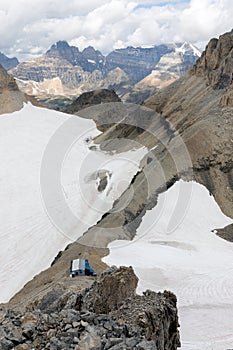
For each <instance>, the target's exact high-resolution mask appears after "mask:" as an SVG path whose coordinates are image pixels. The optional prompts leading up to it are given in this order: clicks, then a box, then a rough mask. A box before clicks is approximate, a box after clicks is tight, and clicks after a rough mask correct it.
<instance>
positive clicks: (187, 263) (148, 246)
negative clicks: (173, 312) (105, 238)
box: [103, 181, 233, 350]
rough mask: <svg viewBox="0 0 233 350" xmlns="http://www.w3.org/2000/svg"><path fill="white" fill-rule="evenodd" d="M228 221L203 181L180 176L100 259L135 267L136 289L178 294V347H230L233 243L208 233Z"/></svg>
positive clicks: (191, 349)
mask: <svg viewBox="0 0 233 350" xmlns="http://www.w3.org/2000/svg"><path fill="white" fill-rule="evenodd" d="M190 187H191V188H190ZM181 189H182V191H181ZM190 190H191V191H190ZM184 191H186V193H190V192H191V193H192V195H191V197H190V201H189V205H188V207H187V209H186V211H185V212H184V216H183V220H182V221H181V222H180V223H177V224H178V225H177V226H176V227H175V226H174V230H173V232H170V231H169V230H168V227H169V225H170V224H169V222H170V219H171V217H172V213H173V212H174V208H175V207H176V202H177V198H178V195H179V193H181V192H182V193H184ZM231 222H232V220H231V219H229V218H228V217H226V216H225V215H224V214H223V213H222V212H221V210H220V208H219V207H218V205H217V204H216V202H215V200H214V198H213V197H211V196H210V195H209V193H208V191H207V189H206V188H205V187H204V186H202V185H199V184H197V183H193V182H183V181H179V182H178V183H176V184H175V185H174V186H173V187H172V188H170V189H169V190H168V191H167V192H165V193H163V194H161V195H160V196H159V200H158V205H157V206H156V207H155V208H153V209H152V210H151V211H148V212H147V213H146V215H145V216H144V217H143V220H142V224H141V226H140V227H139V229H138V231H137V236H136V237H135V239H134V240H133V241H132V242H127V241H115V242H113V243H111V244H110V246H109V248H110V255H109V256H107V257H105V258H104V259H103V260H104V262H106V263H107V264H110V265H118V266H119V265H127V266H129V265H131V266H133V267H134V269H135V272H136V274H137V275H138V277H139V286H138V290H139V291H140V292H142V291H143V290H145V289H148V288H149V289H152V290H155V291H158V290H165V289H168V290H171V291H173V292H174V293H175V294H176V295H177V297H178V308H179V318H180V324H181V328H180V330H181V339H182V350H203V349H205V350H208V349H214V350H224V349H227V348H232V343H233V324H232V315H233V304H232V300H233V244H232V243H229V242H226V241H224V240H222V239H221V238H219V237H217V236H216V235H215V234H214V233H213V232H211V230H213V229H214V228H220V227H224V226H226V225H228V224H230V223H231Z"/></svg>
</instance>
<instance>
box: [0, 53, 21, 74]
mask: <svg viewBox="0 0 233 350" xmlns="http://www.w3.org/2000/svg"><path fill="white" fill-rule="evenodd" d="M0 64H1V65H2V67H3V68H4V69H5V70H9V69H12V68H14V67H16V66H17V65H18V64H19V61H18V59H17V58H16V57H13V58H9V57H7V56H6V55H4V54H3V53H2V52H0Z"/></svg>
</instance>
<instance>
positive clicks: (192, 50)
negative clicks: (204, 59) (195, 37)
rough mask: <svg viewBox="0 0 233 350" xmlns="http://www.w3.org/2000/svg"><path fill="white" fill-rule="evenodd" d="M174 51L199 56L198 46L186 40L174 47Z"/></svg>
mask: <svg viewBox="0 0 233 350" xmlns="http://www.w3.org/2000/svg"><path fill="white" fill-rule="evenodd" d="M175 51H176V52H177V53H182V54H183V55H194V56H196V57H200V56H201V52H200V51H199V50H198V48H197V47H196V46H195V45H193V44H191V43H189V42H187V41H186V42H184V43H183V44H182V45H181V46H180V47H178V48H176V49H175Z"/></svg>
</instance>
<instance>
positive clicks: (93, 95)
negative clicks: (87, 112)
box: [64, 89, 121, 114]
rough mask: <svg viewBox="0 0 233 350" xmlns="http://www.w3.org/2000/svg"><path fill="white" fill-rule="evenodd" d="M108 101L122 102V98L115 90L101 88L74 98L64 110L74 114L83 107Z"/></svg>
mask: <svg viewBox="0 0 233 350" xmlns="http://www.w3.org/2000/svg"><path fill="white" fill-rule="evenodd" d="M108 102H121V99H120V98H119V97H118V96H117V94H116V92H115V91H114V90H107V89H101V90H94V91H89V92H85V93H83V94H82V95H80V96H79V97H78V98H77V99H76V100H74V101H73V102H72V104H71V105H70V106H69V107H68V108H67V109H65V110H64V112H65V113H71V114H74V113H76V112H78V111H80V110H81V109H84V108H87V107H90V106H94V105H98V104H100V103H108Z"/></svg>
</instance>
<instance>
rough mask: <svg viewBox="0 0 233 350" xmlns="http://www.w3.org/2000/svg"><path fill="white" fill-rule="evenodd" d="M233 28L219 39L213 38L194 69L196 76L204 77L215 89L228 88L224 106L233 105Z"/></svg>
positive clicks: (223, 99)
mask: <svg viewBox="0 0 233 350" xmlns="http://www.w3.org/2000/svg"><path fill="white" fill-rule="evenodd" d="M232 72H233V30H232V31H231V32H229V33H225V34H223V35H221V36H220V37H219V39H216V38H214V39H211V40H210V42H209V43H208V45H207V46H206V50H205V51H204V52H203V54H202V56H201V57H200V59H199V60H198V61H197V62H196V64H195V65H194V67H193V69H192V73H193V74H195V75H196V76H201V77H204V78H205V80H206V82H207V84H208V85H210V86H211V87H212V88H213V89H215V90H222V89H224V90H226V93H225V94H224V95H223V97H222V99H221V104H222V105H223V106H232V105H233V95H232V90H233V85H232V84H233V76H232V74H233V73H232Z"/></svg>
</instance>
